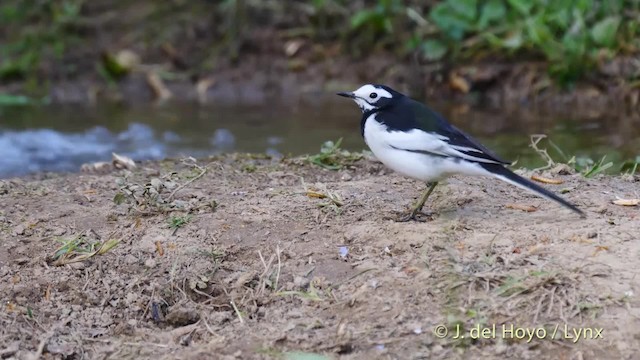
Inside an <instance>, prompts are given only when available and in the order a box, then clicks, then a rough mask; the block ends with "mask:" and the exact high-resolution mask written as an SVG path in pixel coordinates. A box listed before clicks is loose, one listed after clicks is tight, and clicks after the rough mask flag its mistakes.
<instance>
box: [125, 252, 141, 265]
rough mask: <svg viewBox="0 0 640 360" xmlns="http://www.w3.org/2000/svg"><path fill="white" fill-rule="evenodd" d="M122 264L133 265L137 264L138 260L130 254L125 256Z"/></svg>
mask: <svg viewBox="0 0 640 360" xmlns="http://www.w3.org/2000/svg"><path fill="white" fill-rule="evenodd" d="M124 262H125V263H126V264H135V263H137V262H138V258H137V257H135V256H133V255H131V254H127V256H125V257H124Z"/></svg>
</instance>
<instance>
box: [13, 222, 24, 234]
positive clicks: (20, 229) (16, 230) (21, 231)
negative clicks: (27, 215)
mask: <svg viewBox="0 0 640 360" xmlns="http://www.w3.org/2000/svg"><path fill="white" fill-rule="evenodd" d="M25 230H26V228H25V226H24V225H23V224H20V225H17V226H16V227H14V228H13V235H24V232H25Z"/></svg>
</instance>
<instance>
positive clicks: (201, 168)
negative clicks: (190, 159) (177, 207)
mask: <svg viewBox="0 0 640 360" xmlns="http://www.w3.org/2000/svg"><path fill="white" fill-rule="evenodd" d="M193 166H194V167H196V168H197V169H199V170H200V174H198V175H196V176H195V177H194V178H192V179H190V180H189V181H187V182H185V183H184V184H182V185H180V186H178V187H177V188H175V190H173V191H172V192H171V194H169V197H168V198H167V202H169V201H171V199H173V197H174V196H175V195H176V193H177V192H178V191H180V190H182V189H184V188H185V186H187V185H189V184H191V183H192V182H194V181H196V180H198V179H200V178H201V177H202V176H203V175H204V174H206V173H207V168H206V167H202V166H198V165H197V164H194V165H193Z"/></svg>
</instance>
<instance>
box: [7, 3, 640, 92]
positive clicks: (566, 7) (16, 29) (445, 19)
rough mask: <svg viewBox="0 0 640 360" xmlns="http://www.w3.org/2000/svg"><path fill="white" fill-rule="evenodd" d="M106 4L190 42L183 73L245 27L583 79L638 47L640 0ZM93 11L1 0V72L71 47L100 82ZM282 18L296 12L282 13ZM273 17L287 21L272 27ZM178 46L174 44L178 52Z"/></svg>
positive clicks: (152, 41)
mask: <svg viewBox="0 0 640 360" xmlns="http://www.w3.org/2000/svg"><path fill="white" fill-rule="evenodd" d="M103 1H104V0H103ZM95 3H98V4H100V0H96V1H95ZM112 5H113V6H111V7H110V11H111V12H113V13H114V14H116V15H120V16H114V17H112V18H110V20H109V21H107V22H106V23H104V24H102V25H103V26H105V27H106V28H110V29H122V30H118V31H119V32H121V34H115V36H116V37H118V36H120V37H126V38H127V39H131V40H132V42H133V43H138V44H145V46H148V47H150V48H160V47H161V46H164V45H166V44H172V45H173V46H176V47H178V48H177V52H178V54H179V55H182V54H181V52H184V51H186V50H188V49H187V48H186V47H187V46H192V47H195V48H196V49H197V50H198V51H195V52H194V51H191V52H190V54H189V58H190V60H189V62H190V65H189V67H190V69H189V70H188V72H198V71H200V70H210V69H211V67H212V66H215V64H216V59H218V58H220V57H221V56H222V54H225V55H224V59H228V60H231V61H232V62H233V61H236V62H237V61H239V59H240V56H241V55H242V51H243V49H244V48H246V45H247V44H249V43H250V42H251V41H252V36H251V34H252V33H253V32H254V31H259V30H261V29H264V28H265V26H266V27H270V28H277V29H278V32H279V34H278V35H279V36H280V37H281V38H284V39H288V38H306V39H307V40H310V41H312V42H313V43H315V44H321V45H325V44H335V43H340V45H341V49H342V52H343V53H344V54H349V55H354V56H356V57H370V56H372V54H374V53H376V52H377V51H378V50H380V49H384V50H386V51H389V52H391V53H393V54H396V55H397V56H398V57H400V58H404V59H415V58H416V55H419V57H420V58H422V59H424V60H427V61H436V62H451V61H454V62H467V61H475V60H481V59H491V60H492V61H495V60H496V59H502V60H513V59H516V60H517V59H523V58H524V59H534V60H543V61H545V62H546V63H547V68H548V71H549V73H550V74H551V75H552V77H553V78H554V79H556V80H557V81H558V83H560V84H564V85H570V84H572V83H574V82H575V81H576V80H579V79H583V78H586V77H589V76H590V74H591V73H592V71H593V70H594V68H596V67H597V66H598V64H600V63H602V62H604V61H606V60H607V59H610V58H612V57H615V56H619V55H634V54H637V52H638V48H639V46H640V37H638V32H639V29H640V20H639V18H638V16H637V14H638V12H639V11H640V2H638V1H631V0H611V1H604V0H572V1H568V0H560V1H548V0H487V1H479V0H441V1H430V2H424V1H418V0H408V1H401V0H375V1H366V2H364V1H348V0H311V1H298V2H278V1H245V0H224V1H219V2H205V3H200V2H170V3H167V4H164V3H160V2H159V3H154V2H148V5H149V6H147V7H146V10H140V9H142V8H145V6H140V7H139V8H137V9H132V8H131V5H130V4H129V3H127V2H125V1H116V2H114V4H112ZM96 8H98V9H99V8H100V5H95V4H94V2H91V3H90V2H88V1H86V0H25V1H20V0H7V1H3V2H2V4H1V5H0V24H2V26H3V30H4V31H3V34H2V35H1V37H2V38H0V40H2V42H3V46H2V48H1V49H0V79H1V80H11V79H23V80H24V79H33V78H34V77H36V75H37V74H38V72H39V71H41V70H42V69H43V65H44V64H47V66H46V67H48V68H50V65H51V64H52V63H56V62H57V64H58V65H60V68H62V69H64V72H65V73H67V74H72V73H73V72H74V71H76V69H75V68H74V67H75V66H76V65H77V64H75V63H73V62H69V63H64V60H63V59H64V56H65V55H66V54H67V53H68V52H69V50H71V49H78V48H81V47H82V46H86V48H87V49H88V50H90V52H91V53H92V56H93V57H94V58H92V59H90V60H89V61H90V62H89V63H91V62H93V63H94V64H95V65H96V66H97V67H96V68H94V69H93V71H97V72H101V73H102V74H103V75H105V74H106V75H108V76H107V78H111V76H112V75H113V74H114V71H108V69H106V68H105V64H106V65H108V64H109V62H108V61H107V62H106V63H105V62H104V56H112V55H113V54H107V53H102V54H101V53H100V52H99V50H100V49H97V48H96V47H95V46H93V45H92V44H94V43H95V38H94V37H95V36H96V35H95V34H93V33H92V32H91V31H83V30H87V29H92V25H91V24H93V22H95V21H104V20H101V19H103V18H104V16H105V14H106V13H107V12H106V10H101V11H102V12H96V11H97V10H95V9H96ZM91 11H93V13H92V12H91ZM291 13H298V14H300V16H297V17H293V18H292V17H291V16H290V14H291ZM203 14H207V15H206V16H205V15H203ZM140 19H145V21H147V23H146V24H145V27H143V28H141V27H139V26H137V25H136V24H138V23H139V21H140ZM196 23H198V24H203V26H206V29H207V36H209V37H213V38H216V39H218V41H216V42H215V45H211V44H212V42H211V39H210V38H207V37H205V38H203V39H202V42H203V43H198V40H196V39H190V38H189V37H188V35H187V34H189V33H190V32H192V31H193V30H192V24H196ZM282 24H286V27H284V28H282V27H280V28H279V27H278V26H280V25H282ZM185 38H186V39H187V41H184V39H185ZM180 41H182V43H183V44H184V46H185V48H180V46H181V45H182V44H179V43H180ZM107 67H108V66H107ZM115 73H118V71H115ZM109 74H110V75H109ZM629 76H631V77H636V75H629ZM628 80H633V79H628Z"/></svg>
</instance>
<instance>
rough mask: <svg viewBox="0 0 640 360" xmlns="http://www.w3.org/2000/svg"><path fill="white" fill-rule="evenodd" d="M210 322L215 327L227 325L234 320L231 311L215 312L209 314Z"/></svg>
mask: <svg viewBox="0 0 640 360" xmlns="http://www.w3.org/2000/svg"><path fill="white" fill-rule="evenodd" d="M208 319H209V322H211V323H212V324H215V325H220V324H223V323H226V322H228V321H230V320H231V319H233V315H232V314H231V311H214V312H211V313H209V317H208Z"/></svg>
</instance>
